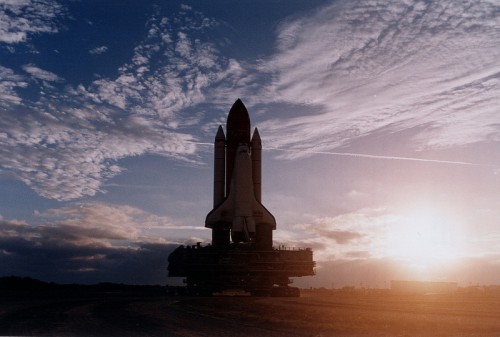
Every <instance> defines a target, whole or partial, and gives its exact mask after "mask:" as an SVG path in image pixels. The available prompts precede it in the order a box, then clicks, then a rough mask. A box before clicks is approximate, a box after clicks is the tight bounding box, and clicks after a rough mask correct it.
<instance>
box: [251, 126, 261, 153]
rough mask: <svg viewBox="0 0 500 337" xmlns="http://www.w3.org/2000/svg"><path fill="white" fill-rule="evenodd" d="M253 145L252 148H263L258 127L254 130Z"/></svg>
mask: <svg viewBox="0 0 500 337" xmlns="http://www.w3.org/2000/svg"><path fill="white" fill-rule="evenodd" d="M251 145H252V149H255V148H259V149H261V148H262V143H261V140H260V134H259V130H257V128H255V130H254V132H253V135H252V141H251Z"/></svg>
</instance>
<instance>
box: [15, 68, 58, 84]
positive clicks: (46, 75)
mask: <svg viewBox="0 0 500 337" xmlns="http://www.w3.org/2000/svg"><path fill="white" fill-rule="evenodd" d="M23 70H24V71H25V72H27V73H28V74H30V75H31V76H32V77H33V78H35V79H38V80H43V81H47V82H62V81H63V80H64V79H62V78H61V77H59V76H57V75H56V74H54V73H53V72H50V71H47V70H43V69H40V68H38V67H37V66H34V65H32V64H26V65H24V66H23Z"/></svg>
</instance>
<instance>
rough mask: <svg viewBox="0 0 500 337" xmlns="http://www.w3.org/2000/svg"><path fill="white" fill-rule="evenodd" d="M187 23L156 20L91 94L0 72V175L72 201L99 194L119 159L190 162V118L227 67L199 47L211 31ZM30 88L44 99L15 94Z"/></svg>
mask: <svg viewBox="0 0 500 337" xmlns="http://www.w3.org/2000/svg"><path fill="white" fill-rule="evenodd" d="M191 14H192V15H191ZM191 14H190V16H189V17H187V16H186V15H185V14H182V13H179V14H173V16H174V19H172V20H169V19H168V18H164V17H161V16H158V15H155V16H153V17H152V18H151V19H150V20H149V21H148V34H147V36H146V37H145V39H144V40H143V41H142V42H140V43H139V44H138V45H137V46H136V48H135V49H134V55H133V57H132V58H131V60H130V62H129V63H126V64H124V65H123V66H122V67H120V69H118V76H117V77H116V78H101V79H98V80H96V81H94V82H93V83H91V84H90V85H88V86H83V85H77V86H73V85H66V86H65V87H64V88H62V86H60V85H59V86H53V85H49V83H53V84H57V82H62V81H63V79H62V78H61V77H60V76H59V75H57V74H55V73H52V72H49V71H47V70H43V69H41V68H40V67H38V66H37V65H35V64H29V65H25V66H24V67H23V70H24V71H25V72H27V73H28V74H29V75H30V76H31V78H32V79H34V80H35V81H31V82H29V81H28V80H27V79H26V76H22V75H18V74H16V73H15V72H14V71H12V70H11V69H8V68H5V67H2V68H0V71H1V72H2V73H3V75H4V76H2V80H1V82H0V90H1V91H0V94H1V95H2V97H3V98H4V100H2V103H1V104H2V105H3V106H4V108H5V109H4V111H5V116H4V118H2V119H1V120H0V129H1V130H2V131H3V132H2V133H1V134H0V137H1V138H0V140H1V142H2V147H1V149H0V154H1V159H0V165H1V166H2V167H3V168H4V169H5V170H6V171H8V172H10V173H11V174H13V175H14V176H15V177H16V178H18V179H19V180H21V181H23V182H24V183H25V184H26V185H27V186H29V187H31V188H32V189H34V190H35V191H36V192H37V193H38V194H39V195H41V196H44V197H47V198H51V199H56V200H71V199H76V198H79V197H82V196H92V195H95V194H96V193H99V192H102V191H103V190H102V185H103V183H104V181H106V180H107V179H109V178H111V177H113V176H115V175H117V174H119V173H120V172H121V171H122V168H121V167H120V166H119V165H118V164H117V161H118V160H119V159H121V158H125V157H130V156H138V155H142V154H145V153H155V154H160V155H164V156H169V157H170V158H173V159H175V160H182V161H187V162H196V161H197V157H196V149H197V145H196V144H197V143H198V140H197V138H196V137H195V136H193V135H191V134H190V132H188V131H187V130H186V128H187V127H189V126H191V125H193V124H197V123H200V120H201V118H202V115H201V114H199V113H197V114H193V113H192V111H191V110H189V108H191V107H192V106H194V105H196V104H199V103H201V102H204V101H205V99H206V94H207V91H208V88H209V87H210V86H212V85H214V84H216V83H223V82H224V80H225V78H227V77H228V76H230V73H231V71H232V70H231V69H233V68H234V62H230V61H228V60H226V59H225V58H223V57H221V56H220V55H219V54H218V53H217V51H216V49H215V48H214V46H213V45H212V43H211V42H203V41H204V40H203V37H205V40H206V35H204V34H205V31H206V30H208V29H210V28H211V27H213V26H214V25H216V22H215V21H214V20H213V19H210V18H207V17H205V16H203V15H202V14H201V13H199V12H193V13H191ZM171 22H175V25H174V24H173V23H171ZM173 25H174V26H173ZM177 30H180V31H179V32H177ZM228 69H229V70H228ZM235 69H236V68H235ZM38 80H41V81H42V83H41V84H40V83H38ZM28 85H29V86H32V87H31V88H33V89H38V88H37V86H38V85H41V86H43V90H38V93H39V94H38V96H36V97H35V98H33V97H30V96H23V95H21V94H19V93H18V92H16V88H20V87H21V88H24V87H27V86H28ZM227 85H228V86H230V85H231V84H230V83H228V84H227ZM186 109H187V110H186ZM21 110H22V111H29V113H28V114H19V111H21ZM181 129H183V130H184V131H182V130H181Z"/></svg>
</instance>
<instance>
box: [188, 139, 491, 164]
mask: <svg viewBox="0 0 500 337" xmlns="http://www.w3.org/2000/svg"><path fill="white" fill-rule="evenodd" d="M193 143H194V142H193ZM194 144H197V145H208V146H213V144H212V143H201V142H200V143H194ZM266 150H272V151H283V152H294V153H301V154H304V153H308V154H326V155H331V156H343V157H357V158H368V159H384V160H404V161H416V162H423V163H437V164H452V165H466V166H483V167H484V166H490V167H497V166H495V165H484V164H477V163H471V162H467V161H453V160H439V159H426V158H415V157H398V156H382V155H375V154H366V153H353V152H332V151H314V150H290V149H281V148H278V147H266Z"/></svg>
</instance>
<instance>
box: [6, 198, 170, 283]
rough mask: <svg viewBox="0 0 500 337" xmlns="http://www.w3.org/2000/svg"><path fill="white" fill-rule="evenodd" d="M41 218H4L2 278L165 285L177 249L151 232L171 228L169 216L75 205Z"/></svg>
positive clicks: (46, 213)
mask: <svg viewBox="0 0 500 337" xmlns="http://www.w3.org/2000/svg"><path fill="white" fill-rule="evenodd" d="M36 217H37V219H38V221H39V223H38V224H28V223H26V222H24V221H18V220H6V219H0V263H1V264H2V271H1V273H2V276H6V275H20V276H31V277H36V278H40V279H43V280H49V281H57V282H83V283H95V282H126V283H135V284H138V283H142V284H152V283H156V284H161V283H164V282H165V281H166V270H167V269H166V268H167V257H168V255H169V253H170V252H171V251H172V250H173V249H175V248H176V247H177V246H178V245H177V244H176V243H173V242H169V241H167V240H165V239H162V238H159V237H158V236H157V235H152V234H148V230H147V229H148V227H150V226H156V227H162V228H168V227H169V226H171V223H170V220H169V219H168V218H166V217H159V216H156V215H154V214H150V213H147V212H145V211H143V210H140V209H138V208H135V207H131V206H126V205H107V204H96V203H90V204H73V205H71V206H66V207H62V208H57V209H50V210H48V211H45V212H42V213H37V214H36Z"/></svg>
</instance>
